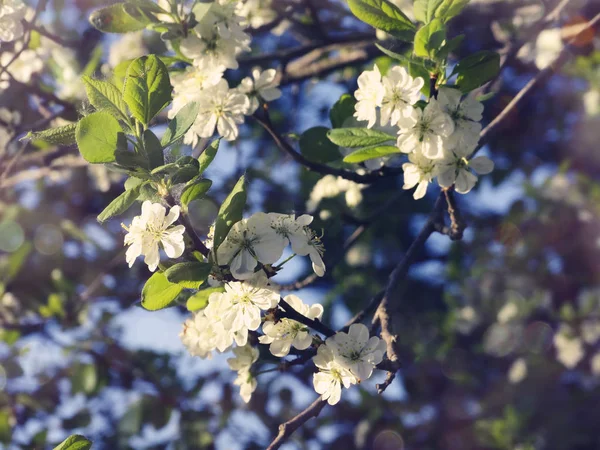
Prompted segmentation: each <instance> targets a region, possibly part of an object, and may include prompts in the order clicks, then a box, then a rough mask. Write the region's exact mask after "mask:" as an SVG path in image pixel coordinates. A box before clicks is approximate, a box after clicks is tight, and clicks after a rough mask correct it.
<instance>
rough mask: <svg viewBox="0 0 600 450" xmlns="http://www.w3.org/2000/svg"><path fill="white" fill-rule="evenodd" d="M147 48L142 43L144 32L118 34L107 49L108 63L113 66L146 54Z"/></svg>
mask: <svg viewBox="0 0 600 450" xmlns="http://www.w3.org/2000/svg"><path fill="white" fill-rule="evenodd" d="M148 53H149V51H148V48H147V47H146V45H145V44H144V32H143V31H136V32H133V33H125V34H122V35H119V39H116V40H115V41H114V42H113V43H112V44H111V45H110V49H109V50H108V65H109V66H110V67H112V68H115V67H117V66H118V65H119V63H121V62H123V61H128V60H131V59H135V58H139V57H140V56H144V55H147V54H148Z"/></svg>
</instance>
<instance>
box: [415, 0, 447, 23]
mask: <svg viewBox="0 0 600 450" xmlns="http://www.w3.org/2000/svg"><path fill="white" fill-rule="evenodd" d="M443 1H444V0H415V3H414V13H415V19H417V20H418V21H419V22H423V23H429V22H431V20H432V19H433V18H434V17H435V12H436V10H437V9H438V7H439V6H440V4H441V3H442V2H443Z"/></svg>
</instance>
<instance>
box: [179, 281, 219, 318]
mask: <svg viewBox="0 0 600 450" xmlns="http://www.w3.org/2000/svg"><path fill="white" fill-rule="evenodd" d="M215 292H225V288H224V287H222V286H215V287H210V288H206V289H202V290H201V291H198V292H196V293H195V294H194V295H192V296H191V297H190V298H188V300H187V303H186V304H185V307H186V308H187V309H188V311H192V312H193V311H198V310H200V309H204V308H205V307H206V305H208V297H210V294H214V293H215Z"/></svg>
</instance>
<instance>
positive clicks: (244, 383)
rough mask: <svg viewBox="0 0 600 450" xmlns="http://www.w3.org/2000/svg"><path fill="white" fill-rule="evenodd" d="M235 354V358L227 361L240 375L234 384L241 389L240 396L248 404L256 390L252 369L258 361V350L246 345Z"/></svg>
mask: <svg viewBox="0 0 600 450" xmlns="http://www.w3.org/2000/svg"><path fill="white" fill-rule="evenodd" d="M233 353H234V354H235V357H234V358H229V359H227V363H228V364H229V367H230V368H231V369H232V370H235V371H237V373H238V376H237V378H236V379H235V381H234V382H233V384H235V385H236V386H239V387H240V396H241V397H242V400H244V402H245V403H248V402H249V401H250V398H251V397H252V393H253V392H254V391H255V390H256V384H257V383H256V378H255V377H254V376H253V375H252V372H251V371H250V368H251V367H252V364H254V363H255V362H256V361H257V360H258V349H256V348H254V347H252V346H250V345H245V346H243V347H236V348H234V349H233Z"/></svg>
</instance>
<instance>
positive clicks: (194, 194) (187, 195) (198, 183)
mask: <svg viewBox="0 0 600 450" xmlns="http://www.w3.org/2000/svg"><path fill="white" fill-rule="evenodd" d="M211 186H212V181H211V180H209V179H207V178H200V177H198V178H196V179H195V180H192V181H190V182H189V183H188V184H187V185H186V186H185V188H184V189H183V192H182V193H181V199H180V201H181V205H182V206H183V207H184V209H187V206H188V205H189V204H190V203H191V202H193V201H194V200H198V199H199V198H202V197H204V194H206V193H207V192H208V190H209V189H210V187H211Z"/></svg>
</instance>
